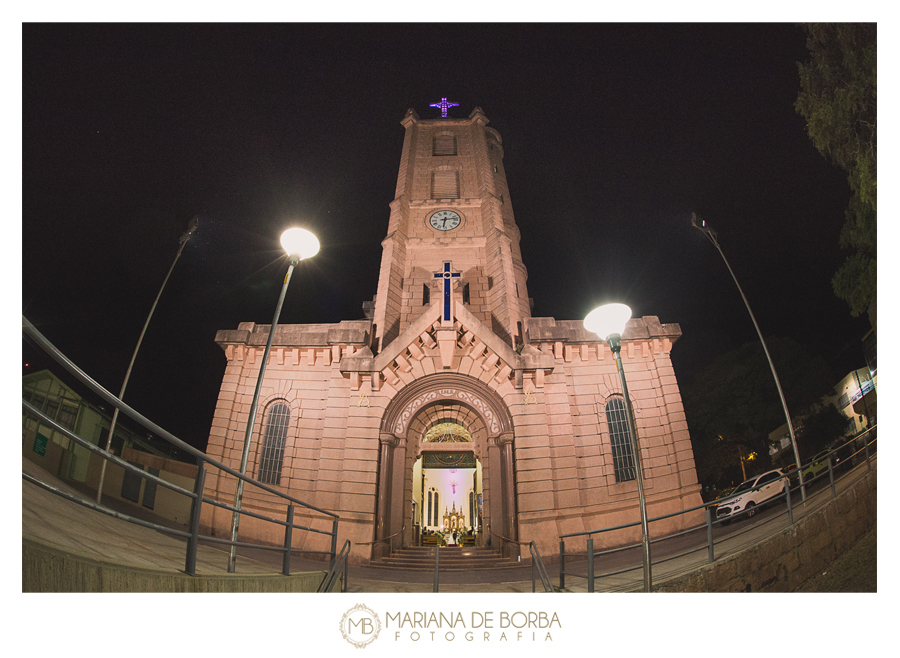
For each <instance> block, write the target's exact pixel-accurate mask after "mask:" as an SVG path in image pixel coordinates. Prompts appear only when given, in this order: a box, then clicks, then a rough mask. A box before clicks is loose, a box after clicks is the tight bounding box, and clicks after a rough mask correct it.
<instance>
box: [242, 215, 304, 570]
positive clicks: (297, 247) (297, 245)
mask: <svg viewBox="0 0 900 658" xmlns="http://www.w3.org/2000/svg"><path fill="white" fill-rule="evenodd" d="M281 246H282V247H283V248H284V251H285V253H287V255H288V259H289V260H290V264H289V265H288V271H287V274H286V275H285V277H284V284H283V285H282V286H281V295H280V296H279V297H278V304H277V305H276V306H275V317H274V318H273V319H272V326H271V327H270V328H269V338H268V340H266V349H265V351H264V352H263V357H262V362H261V363H260V364H259V376H258V377H257V378H256V390H255V391H254V392H253V402H252V404H251V405H250V415H249V417H248V418H247V428H246V430H245V431H244V450H243V452H242V453H241V469H240V472H241V475H246V473H247V461H248V459H249V457H250V439H251V438H252V437H253V424H254V423H255V422H256V410H257V407H258V406H259V393H260V391H261V390H262V383H263V378H264V377H265V374H266V363H268V361H269V352H271V351H272V338H273V337H274V336H275V329H276V327H278V318H279V317H280V316H281V307H282V305H284V296H285V295H286V294H287V289H288V284H290V282H291V275H292V274H293V272H294V267H296V266H297V263H299V262H300V261H301V260H304V259H305V258H312V257H313V256H315V255H316V254H317V253H319V240H318V239H317V238H316V236H315V235H313V234H312V233H310V232H309V231H307V230H306V229H303V228H297V227H294V228H289V229H287V230H286V231H285V232H284V233H282V234H281ZM243 495H244V481H243V480H238V484H237V493H236V494H235V497H234V508H235V511H234V514H233V515H232V517H231V541H232V545H231V555H230V558H229V560H228V573H234V566H235V562H236V560H237V546H235V545H234V542H236V541H237V537H238V528H239V527H240V524H241V514H240V509H241V499H242V497H243Z"/></svg>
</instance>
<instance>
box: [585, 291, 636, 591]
mask: <svg viewBox="0 0 900 658" xmlns="http://www.w3.org/2000/svg"><path fill="white" fill-rule="evenodd" d="M630 319H631V309H630V308H629V307H628V306H626V305H625V304H606V305H604V306H598V307H597V308H595V309H594V310H593V311H591V312H590V313H588V314H587V317H586V318H585V319H584V327H585V329H587V330H588V331H591V332H593V333H595V334H597V335H598V336H600V338H602V339H604V340H605V341H606V342H607V344H608V345H609V348H610V349H611V350H612V353H613V355H614V356H615V358H616V369H617V370H618V371H619V381H620V382H621V384H622V395H623V397H624V398H625V415H626V416H627V417H628V431H629V433H630V434H631V449H632V451H633V452H634V460H635V466H636V469H635V470H636V471H637V485H638V500H639V502H640V507H641V544H642V546H643V549H644V591H645V592H649V591H650V584H651V574H650V528H649V524H648V522H647V499H646V498H645V497H644V472H643V468H642V467H641V451H640V448H639V447H638V438H637V427H636V426H635V424H634V412H633V411H632V408H631V397H630V396H629V395H628V384H627V382H626V381H625V370H624V368H623V367H622V355H621V353H620V352H621V350H622V333H623V332H624V331H625V325H626V324H627V323H628V320H630ZM588 559H591V558H590V556H589V557H588Z"/></svg>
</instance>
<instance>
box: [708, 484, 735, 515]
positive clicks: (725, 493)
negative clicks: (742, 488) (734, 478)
mask: <svg viewBox="0 0 900 658" xmlns="http://www.w3.org/2000/svg"><path fill="white" fill-rule="evenodd" d="M732 491H734V487H728V488H726V489H722V491H717V492H716V494H715V496H716V497H715V499H713V500H711V501H710V502H709V503H708V504H707V505H706V506H707V507H708V508H709V509H710V510H712V512H713V514H715V512H716V508H717V507H718V506H719V501H720V500H722V499H724V498H728V496H730V495H731V492H732Z"/></svg>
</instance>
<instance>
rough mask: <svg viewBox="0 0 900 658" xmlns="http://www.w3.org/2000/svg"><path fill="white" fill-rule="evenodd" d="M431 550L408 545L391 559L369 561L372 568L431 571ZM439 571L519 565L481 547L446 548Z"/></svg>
mask: <svg viewBox="0 0 900 658" xmlns="http://www.w3.org/2000/svg"><path fill="white" fill-rule="evenodd" d="M434 551H435V548H434V547H432V546H409V547H407V548H402V549H400V550H397V551H394V554H393V555H391V556H390V557H383V558H381V559H378V560H374V561H373V562H372V566H373V567H380V568H384V569H399V570H403V571H430V572H434ZM440 552H441V556H440V570H441V571H442V572H449V571H485V570H496V569H514V568H516V567H521V566H522V564H521V563H520V562H517V561H516V560H513V559H511V558H507V557H501V556H500V553H498V552H497V551H494V550H492V549H490V548H486V547H483V546H479V547H476V546H467V547H460V546H445V547H441V548H440Z"/></svg>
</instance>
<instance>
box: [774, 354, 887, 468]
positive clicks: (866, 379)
mask: <svg viewBox="0 0 900 658" xmlns="http://www.w3.org/2000/svg"><path fill="white" fill-rule="evenodd" d="M821 404H822V405H827V404H831V405H834V407H835V408H836V409H837V410H838V411H840V412H841V413H842V414H843V415H844V416H846V417H847V420H848V421H849V422H848V424H847V429H846V431H845V432H844V436H856V435H857V434H860V433H862V432H864V431H866V430H867V429H870V428H872V427H875V425H876V424H877V422H878V417H877V413H878V406H877V405H878V396H877V393H876V392H875V382H874V381H873V378H872V375H871V372H870V370H869V367H868V366H867V367H864V368H859V369H858V370H853V371H851V372H849V373H847V374H846V375H844V376H843V377H842V378H841V381H839V382H838V383H837V384H835V386H834V395H829V396H826V397H824V398H822V400H821ZM791 420H793V423H794V433H795V434H796V433H797V432H799V431H800V430H801V429H802V428H803V417H800V418H797V419H793V418H792V419H791ZM792 450H793V448H792V447H791V435H790V432H789V431H788V426H787V423H785V424H784V425H782V426H781V427H779V428H778V429H777V430H775V431H774V432H770V433H769V455H770V456H771V458H772V460H773V462H776V463H777V462H779V461H780V462H783V463H785V464H787V463H793V461H794V455H793V452H792ZM811 456H812V455H802V454H801V459H802V460H804V461H805V460H806V459H808V458H809V457H811Z"/></svg>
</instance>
